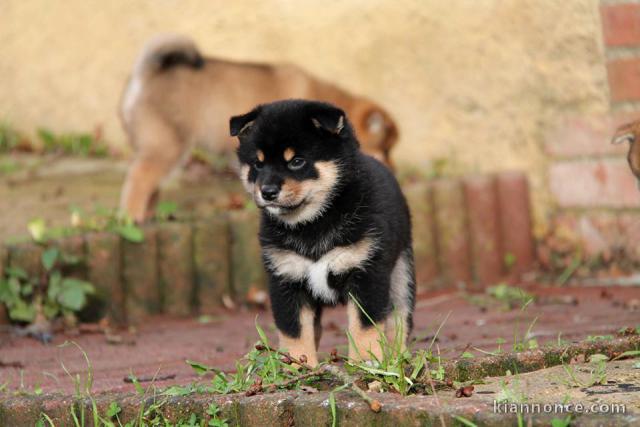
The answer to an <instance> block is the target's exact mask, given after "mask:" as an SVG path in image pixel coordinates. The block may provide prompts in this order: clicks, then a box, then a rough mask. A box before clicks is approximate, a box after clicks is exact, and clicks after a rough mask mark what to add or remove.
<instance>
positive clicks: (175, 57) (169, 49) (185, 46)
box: [132, 34, 204, 79]
mask: <svg viewBox="0 0 640 427" xmlns="http://www.w3.org/2000/svg"><path fill="white" fill-rule="evenodd" d="M203 64H204V59H203V58H202V55H201V54H200V51H199V50H198V48H197V47H196V44H195V43H194V41H193V40H191V39H190V38H189V37H186V36H182V35H177V34H164V35H160V36H156V37H154V38H152V39H151V40H149V41H148V42H147V44H146V45H145V46H144V48H143V49H142V53H141V54H140V56H138V59H137V60H136V62H135V65H134V67H133V76H132V77H133V78H134V79H135V78H141V79H144V78H146V77H149V76H151V75H153V74H155V73H158V72H162V71H164V70H167V69H169V68H172V67H175V66H179V65H184V66H187V67H192V68H200V67H202V65H203Z"/></svg>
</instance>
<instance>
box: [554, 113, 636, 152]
mask: <svg viewBox="0 0 640 427" xmlns="http://www.w3.org/2000/svg"><path fill="white" fill-rule="evenodd" d="M636 119H640V113H618V114H616V115H597V116H583V117H569V118H566V119H564V120H562V121H561V122H560V123H559V124H558V125H557V126H555V127H554V128H553V129H552V130H551V132H549V134H548V135H547V137H546V141H545V148H546V152H547V153H548V154H550V155H552V156H554V157H583V156H594V155H609V154H613V155H616V154H619V155H621V156H623V155H626V154H627V150H628V147H627V146H625V145H624V144H617V145H614V144H612V143H611V138H612V137H613V135H614V133H615V131H616V129H617V128H618V127H619V126H621V125H623V124H626V123H629V122H631V121H633V120H636Z"/></svg>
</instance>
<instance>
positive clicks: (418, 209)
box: [402, 180, 438, 289]
mask: <svg viewBox="0 0 640 427" xmlns="http://www.w3.org/2000/svg"><path fill="white" fill-rule="evenodd" d="M402 191H403V192H404V195H405V197H406V198H407V203H408V204H409V209H410V210H411V225H412V233H413V256H414V259H415V266H416V284H417V286H418V289H428V288H430V287H431V286H433V285H434V280H435V279H437V277H438V261H437V253H436V236H435V226H434V222H433V221H434V218H433V217H434V212H433V200H432V191H431V185H430V184H429V182H427V181H424V180H421V181H416V182H410V183H406V184H405V185H403V187H402Z"/></svg>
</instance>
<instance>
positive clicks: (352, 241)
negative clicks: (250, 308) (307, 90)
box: [230, 100, 415, 365]
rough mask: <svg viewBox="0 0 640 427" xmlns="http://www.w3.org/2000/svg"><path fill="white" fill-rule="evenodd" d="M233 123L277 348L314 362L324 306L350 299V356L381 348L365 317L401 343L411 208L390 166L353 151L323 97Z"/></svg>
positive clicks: (410, 304)
mask: <svg viewBox="0 0 640 427" xmlns="http://www.w3.org/2000/svg"><path fill="white" fill-rule="evenodd" d="M230 125H231V135H232V136H238V138H239V140H240V145H239V148H238V158H239V160H240V165H241V167H240V174H241V179H242V181H243V183H244V185H245V187H246V190H247V191H248V192H249V193H251V195H252V196H253V198H254V200H255V202H256V204H257V205H258V206H259V207H260V208H261V209H262V218H261V226H260V243H261V246H262V253H263V259H264V263H265V268H266V270H267V272H268V274H269V281H270V285H269V292H270V296H271V304H272V309H273V315H274V317H275V322H276V326H277V327H278V330H279V332H280V347H281V348H285V349H287V350H289V351H290V352H291V354H292V355H293V356H296V357H297V356H300V355H303V354H304V355H306V356H307V358H308V361H309V363H310V364H312V365H315V364H317V356H316V350H317V344H318V340H319V338H320V332H321V331H320V316H321V312H322V308H323V307H324V306H327V305H335V304H347V312H348V317H349V331H350V333H351V335H352V337H353V340H354V342H355V345H356V347H357V348H353V346H350V349H349V354H350V356H351V357H354V358H360V357H361V358H369V357H370V354H373V355H375V356H376V357H380V355H381V347H380V342H379V335H378V332H377V331H376V328H374V325H373V324H372V323H371V322H370V321H369V320H368V317H370V318H371V319H372V320H373V321H374V322H375V323H376V324H377V326H379V327H378V328H377V329H379V330H384V328H385V326H386V327H387V332H388V333H389V336H396V334H397V335H398V336H401V339H402V340H403V342H404V340H405V339H406V336H407V335H408V333H409V332H410V330H411V327H412V312H413V308H414V299H415V283H414V282H415V280H414V277H415V274H414V267H413V252H412V249H411V221H410V217H409V209H408V207H407V203H406V201H405V199H404V196H403V195H402V192H401V191H400V187H399V186H398V183H397V181H396V180H395V178H394V177H393V175H392V173H391V172H390V171H389V169H387V168H386V167H385V166H383V165H382V163H380V162H378V161H377V160H375V159H373V158H372V157H370V156H367V155H365V154H363V153H362V152H361V151H360V149H359V144H358V141H357V140H356V138H355V135H354V132H353V129H352V127H351V125H350V124H349V121H348V120H347V118H346V117H345V113H344V112H343V111H342V110H340V109H339V108H337V107H334V106H332V105H330V104H325V103H321V102H312V101H301V100H289V101H279V102H274V103H270V104H264V105H261V106H258V107H257V108H255V109H254V110H252V111H251V112H249V113H247V114H245V115H242V116H236V117H233V118H232V119H231V123H230ZM352 297H353V298H354V299H355V300H357V301H358V303H359V304H360V305H361V306H362V308H363V309H364V311H365V312H366V314H365V313H363V312H362V311H361V310H359V308H358V307H357V305H356V304H355V303H354V302H353V300H352ZM367 316H368V317H367ZM394 319H400V321H399V322H395V321H394ZM397 325H399V326H400V327H401V330H400V331H398V330H395V329H396V326H397Z"/></svg>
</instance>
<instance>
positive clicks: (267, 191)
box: [260, 184, 280, 202]
mask: <svg viewBox="0 0 640 427" xmlns="http://www.w3.org/2000/svg"><path fill="white" fill-rule="evenodd" d="M279 193H280V188H279V187H278V186H277V185H273V184H267V185H263V186H261V187H260V194H262V198H263V199H264V200H266V201H267V202H273V201H274V200H275V199H277V198H278V194H279Z"/></svg>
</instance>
